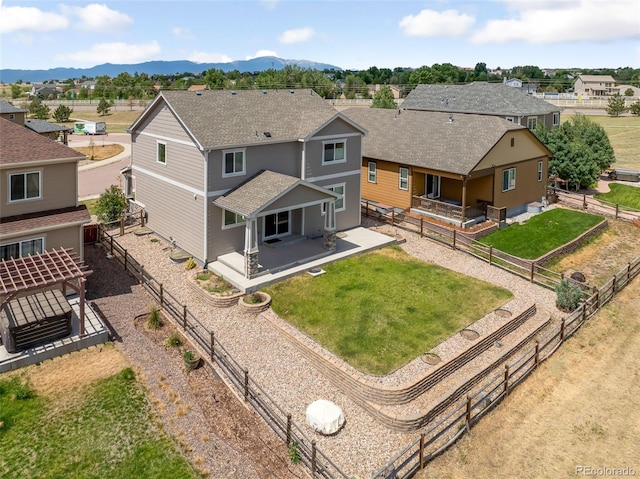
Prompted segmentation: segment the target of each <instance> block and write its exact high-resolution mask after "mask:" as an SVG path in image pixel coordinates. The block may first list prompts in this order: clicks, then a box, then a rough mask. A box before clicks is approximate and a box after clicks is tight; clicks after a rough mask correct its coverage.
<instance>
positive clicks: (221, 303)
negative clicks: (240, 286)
mask: <svg viewBox="0 0 640 479" xmlns="http://www.w3.org/2000/svg"><path fill="white" fill-rule="evenodd" d="M198 274H200V273H196V274H193V275H191V276H190V277H189V281H188V282H187V284H189V286H190V287H191V288H192V289H193V290H194V291H196V292H197V294H198V295H199V296H200V297H201V298H204V299H205V300H206V301H208V302H209V304H211V305H212V306H215V307H216V308H230V307H231V306H235V305H236V304H237V303H238V298H242V297H243V296H244V293H243V292H241V291H238V292H229V293H210V292H208V291H205V290H204V289H203V288H202V286H200V285H199V284H198V281H196V279H195V278H196V276H197V275H198Z"/></svg>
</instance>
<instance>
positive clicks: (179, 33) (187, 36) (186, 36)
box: [171, 27, 196, 40]
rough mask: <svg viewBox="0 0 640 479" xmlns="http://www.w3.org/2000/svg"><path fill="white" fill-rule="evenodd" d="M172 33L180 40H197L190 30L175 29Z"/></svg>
mask: <svg viewBox="0 0 640 479" xmlns="http://www.w3.org/2000/svg"><path fill="white" fill-rule="evenodd" d="M171 31H172V32H173V36H174V37H176V38H179V39H181V40H195V39H196V36H195V35H194V34H193V33H191V30H189V29H188V28H181V27H173V28H172V29H171Z"/></svg>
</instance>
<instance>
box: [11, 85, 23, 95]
mask: <svg viewBox="0 0 640 479" xmlns="http://www.w3.org/2000/svg"><path fill="white" fill-rule="evenodd" d="M20 96H22V87H21V86H20V85H18V84H16V83H14V84H13V85H11V98H20Z"/></svg>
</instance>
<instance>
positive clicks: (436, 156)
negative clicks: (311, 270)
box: [343, 87, 551, 227]
mask: <svg viewBox="0 0 640 479" xmlns="http://www.w3.org/2000/svg"><path fill="white" fill-rule="evenodd" d="M507 88H508V87H507ZM343 113H344V114H345V115H346V116H348V117H349V118H351V120H353V121H354V122H355V123H357V124H358V125H361V126H362V127H363V128H365V129H366V130H367V131H368V134H367V136H366V137H365V138H364V139H363V140H362V198H363V202H366V201H367V200H369V201H371V202H373V204H374V205H375V204H376V203H378V204H380V205H381V206H382V207H383V208H395V209H396V211H397V212H398V213H399V212H401V211H411V212H413V213H417V214H421V215H425V216H428V217H431V218H436V219H439V220H442V221H446V222H448V223H451V224H455V225H457V226H463V227H465V226H470V225H473V224H475V223H478V222H480V221H483V220H484V219H485V218H486V215H487V206H489V207H494V208H496V209H501V208H504V209H505V210H506V211H505V213H506V216H512V215H515V214H519V213H522V212H524V211H526V210H527V205H528V204H529V203H533V202H540V201H541V200H542V198H543V197H545V196H546V191H547V190H546V188H547V168H548V160H549V157H550V156H551V152H550V151H549V150H548V149H547V148H546V147H545V146H544V145H543V144H542V143H541V142H540V141H539V140H538V139H537V137H536V136H535V135H534V134H533V133H532V132H531V131H529V129H527V128H525V127H523V126H520V125H516V124H514V123H512V122H508V121H505V120H503V119H501V118H498V117H494V116H482V115H469V114H458V113H442V112H428V111H412V110H387V109H379V108H358V107H354V108H349V109H346V110H343ZM493 211H496V210H493Z"/></svg>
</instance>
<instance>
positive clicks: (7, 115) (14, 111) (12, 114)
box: [0, 100, 29, 125]
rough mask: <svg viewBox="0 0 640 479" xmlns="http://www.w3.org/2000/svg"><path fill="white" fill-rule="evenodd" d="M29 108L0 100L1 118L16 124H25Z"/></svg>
mask: <svg viewBox="0 0 640 479" xmlns="http://www.w3.org/2000/svg"><path fill="white" fill-rule="evenodd" d="M27 113H29V111H28V110H25V109H24V108H18V107H17V106H15V105H13V104H12V103H10V102H8V101H7V100H0V118H4V119H5V120H9V121H12V122H13V123H15V124H16V125H24V122H25V119H26V118H27Z"/></svg>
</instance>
